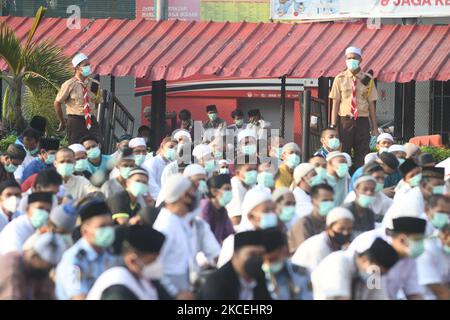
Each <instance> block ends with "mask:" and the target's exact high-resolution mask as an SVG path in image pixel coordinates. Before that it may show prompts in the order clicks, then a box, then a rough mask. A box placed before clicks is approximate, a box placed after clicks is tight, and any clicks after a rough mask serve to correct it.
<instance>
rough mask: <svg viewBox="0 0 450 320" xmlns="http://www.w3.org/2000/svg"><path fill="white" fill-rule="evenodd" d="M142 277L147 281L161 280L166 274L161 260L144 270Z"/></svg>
mask: <svg viewBox="0 0 450 320" xmlns="http://www.w3.org/2000/svg"><path fill="white" fill-rule="evenodd" d="M141 273H142V277H143V278H144V279H146V280H159V279H161V277H162V276H163V274H164V267H163V264H162V262H161V260H160V259H157V260H156V261H154V262H152V263H150V264H147V265H145V266H144V267H143V268H142V271H141Z"/></svg>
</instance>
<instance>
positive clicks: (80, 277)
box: [55, 199, 118, 300]
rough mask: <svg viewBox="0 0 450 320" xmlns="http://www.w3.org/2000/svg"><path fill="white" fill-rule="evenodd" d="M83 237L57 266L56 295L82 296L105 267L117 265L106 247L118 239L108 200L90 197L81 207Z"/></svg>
mask: <svg viewBox="0 0 450 320" xmlns="http://www.w3.org/2000/svg"><path fill="white" fill-rule="evenodd" d="M78 213H79V215H80V218H81V236H82V237H81V238H80V239H79V240H78V241H77V242H76V243H75V244H74V245H73V246H72V247H71V248H70V249H69V250H67V251H66V252H65V253H64V255H63V258H62V260H61V262H60V263H59V264H58V267H57V268H56V279H55V284H56V297H57V299H59V300H68V299H73V300H82V299H85V297H86V295H87V293H88V292H89V290H90V289H91V287H92V286H93V284H94V282H95V280H97V278H98V277H99V276H100V274H102V273H103V272H104V271H105V270H107V269H109V268H111V267H114V266H116V265H118V258H117V257H116V256H114V255H113V254H111V253H109V252H108V251H107V250H108V248H110V247H111V245H112V244H113V242H114V239H115V233H114V229H113V227H112V223H113V221H112V218H111V212H110V210H109V208H108V206H107V205H106V202H105V201H103V200H99V199H93V200H90V201H89V202H87V203H84V204H82V205H81V207H80V208H79V211H78Z"/></svg>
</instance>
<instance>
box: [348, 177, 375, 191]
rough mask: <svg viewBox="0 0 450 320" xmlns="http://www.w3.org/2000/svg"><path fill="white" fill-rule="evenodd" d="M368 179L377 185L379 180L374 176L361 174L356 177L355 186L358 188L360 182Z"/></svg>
mask: <svg viewBox="0 0 450 320" xmlns="http://www.w3.org/2000/svg"><path fill="white" fill-rule="evenodd" d="M366 181H372V182H373V183H374V184H375V185H376V184H377V181H376V180H375V178H374V177H372V176H370V175H366V176H361V177H359V178H358V179H356V181H355V184H354V186H353V188H356V187H357V186H358V185H359V184H360V183H363V182H366Z"/></svg>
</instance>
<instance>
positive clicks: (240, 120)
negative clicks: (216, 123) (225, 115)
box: [234, 119, 244, 127]
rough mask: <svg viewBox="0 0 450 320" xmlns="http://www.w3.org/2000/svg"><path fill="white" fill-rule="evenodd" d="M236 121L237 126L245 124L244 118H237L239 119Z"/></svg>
mask: <svg viewBox="0 0 450 320" xmlns="http://www.w3.org/2000/svg"><path fill="white" fill-rule="evenodd" d="M234 123H235V124H236V126H238V127H242V125H243V124H244V120H243V119H237V120H235V121H234Z"/></svg>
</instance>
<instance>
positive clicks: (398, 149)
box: [388, 144, 406, 153]
mask: <svg viewBox="0 0 450 320" xmlns="http://www.w3.org/2000/svg"><path fill="white" fill-rule="evenodd" d="M388 152H405V153H406V149H405V146H402V145H401V144H393V145H392V146H390V147H389V149H388Z"/></svg>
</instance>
